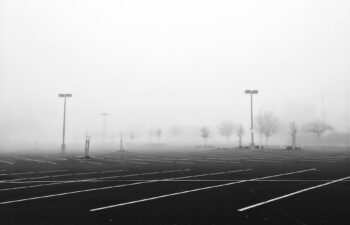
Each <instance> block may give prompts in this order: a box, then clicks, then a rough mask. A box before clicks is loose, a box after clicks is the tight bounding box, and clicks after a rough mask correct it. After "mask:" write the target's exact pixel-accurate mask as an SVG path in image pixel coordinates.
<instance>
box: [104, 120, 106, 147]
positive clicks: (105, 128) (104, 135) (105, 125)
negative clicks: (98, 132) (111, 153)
mask: <svg viewBox="0 0 350 225" xmlns="http://www.w3.org/2000/svg"><path fill="white" fill-rule="evenodd" d="M105 140H106V116H103V144H105Z"/></svg>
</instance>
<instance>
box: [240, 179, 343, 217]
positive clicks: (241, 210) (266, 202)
mask: <svg viewBox="0 0 350 225" xmlns="http://www.w3.org/2000/svg"><path fill="white" fill-rule="evenodd" d="M349 178H350V176H348V177H344V178H341V179H338V180H333V181H330V182H327V183H324V184H320V185H316V186H313V187H309V188H305V189H302V190H299V191H296V192H293V193H290V194H286V195H282V196H280V197H277V198H273V199H270V200H267V201H264V202H260V203H257V204H254V205H250V206H247V207H244V208H241V209H238V211H239V212H243V211H246V210H248V209H252V208H255V207H258V206H262V205H266V204H268V203H271V202H275V201H277V200H280V199H283V198H288V197H290V196H293V195H297V194H300V193H303V192H306V191H310V190H313V189H316V188H320V187H324V186H327V185H330V184H334V183H337V182H340V181H343V180H346V179H349Z"/></svg>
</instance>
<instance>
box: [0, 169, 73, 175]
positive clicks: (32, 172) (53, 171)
mask: <svg viewBox="0 0 350 225" xmlns="http://www.w3.org/2000/svg"><path fill="white" fill-rule="evenodd" d="M65 171H67V170H47V171H38V172H35V171H31V172H21V173H3V174H0V175H3V176H14V175H25V174H37V173H39V174H42V173H58V172H65Z"/></svg>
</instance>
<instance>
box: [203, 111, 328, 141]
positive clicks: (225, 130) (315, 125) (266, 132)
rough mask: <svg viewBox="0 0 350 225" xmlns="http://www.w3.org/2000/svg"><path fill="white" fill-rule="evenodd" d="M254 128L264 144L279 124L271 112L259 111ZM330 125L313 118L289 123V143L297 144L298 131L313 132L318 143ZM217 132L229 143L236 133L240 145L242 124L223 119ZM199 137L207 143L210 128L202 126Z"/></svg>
mask: <svg viewBox="0 0 350 225" xmlns="http://www.w3.org/2000/svg"><path fill="white" fill-rule="evenodd" d="M255 124H256V126H255V130H256V131H257V132H258V133H259V135H260V142H261V138H262V136H264V137H265V144H266V145H268V144H269V139H270V138H271V137H272V136H273V135H274V134H276V132H277V131H278V129H279V127H280V124H279V120H278V119H277V117H276V116H275V114H274V113H272V112H265V113H260V114H258V116H257V117H256V118H255ZM332 129H333V128H332V126H330V125H329V124H327V123H326V122H325V121H322V120H315V121H312V122H309V123H306V124H304V125H303V126H302V128H299V127H298V125H297V124H296V123H295V122H291V123H290V127H289V135H290V137H291V144H292V146H293V147H294V148H295V147H296V145H297V134H298V133H300V132H306V133H311V134H314V135H315V137H316V144H317V145H319V143H320V139H321V137H322V135H323V134H324V133H326V132H327V131H329V130H332ZM218 132H219V134H220V135H222V136H223V137H225V138H226V142H227V143H229V141H230V138H231V137H232V136H233V135H234V134H236V136H237V137H238V139H239V146H240V147H241V146H242V137H243V136H244V133H245V131H244V128H243V126H242V125H237V124H235V123H233V122H231V121H224V122H222V123H221V124H220V125H219V128H218ZM200 133H201V137H202V138H203V139H204V142H205V145H206V144H207V141H208V138H209V137H210V134H211V132H210V130H209V128H208V127H202V128H201V130H200Z"/></svg>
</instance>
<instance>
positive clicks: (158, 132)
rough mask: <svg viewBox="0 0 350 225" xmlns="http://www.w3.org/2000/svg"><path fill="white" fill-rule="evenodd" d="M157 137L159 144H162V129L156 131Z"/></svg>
mask: <svg viewBox="0 0 350 225" xmlns="http://www.w3.org/2000/svg"><path fill="white" fill-rule="evenodd" d="M156 135H157V137H158V143H160V139H161V137H162V130H161V129H160V128H158V129H157V130H156Z"/></svg>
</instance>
